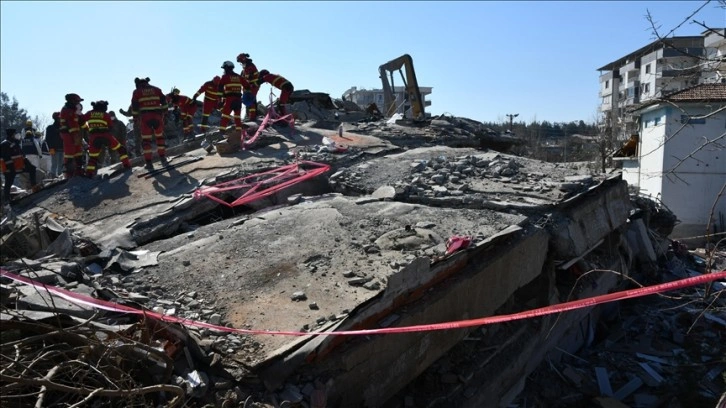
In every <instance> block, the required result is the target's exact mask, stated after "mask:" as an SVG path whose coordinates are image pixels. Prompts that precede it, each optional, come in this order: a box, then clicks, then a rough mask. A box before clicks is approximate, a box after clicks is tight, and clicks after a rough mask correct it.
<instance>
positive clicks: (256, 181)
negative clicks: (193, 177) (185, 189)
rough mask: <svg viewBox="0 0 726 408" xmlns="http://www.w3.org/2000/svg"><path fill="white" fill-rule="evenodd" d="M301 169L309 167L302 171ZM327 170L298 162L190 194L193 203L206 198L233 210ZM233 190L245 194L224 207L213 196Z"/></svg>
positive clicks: (326, 167) (320, 165)
mask: <svg viewBox="0 0 726 408" xmlns="http://www.w3.org/2000/svg"><path fill="white" fill-rule="evenodd" d="M301 165H303V166H306V167H310V169H303V168H302V167H301ZM328 170H330V166H329V165H327V164H322V163H316V162H312V161H299V162H296V163H293V164H288V165H286V166H281V167H278V168H276V169H272V170H268V171H264V172H261V173H256V174H251V175H249V176H245V177H242V178H238V179H235V180H230V181H225V182H223V183H219V184H216V185H213V186H204V187H200V188H198V189H196V190H194V193H192V196H193V197H194V198H196V199H201V198H203V197H206V198H208V199H210V200H213V201H216V202H217V203H219V204H223V205H226V206H227V207H236V206H238V205H244V204H248V203H251V202H253V201H256V200H259V199H261V198H263V197H267V196H269V195H271V194H274V193H276V192H278V191H280V190H283V189H285V188H287V187H290V186H292V185H294V184H297V183H300V182H303V181H305V180H308V179H310V178H313V177H317V176H319V175H321V174H323V173H325V172H326V171H328ZM234 190H245V191H244V192H243V193H242V195H241V196H240V197H238V198H237V199H235V200H234V201H233V202H231V203H228V202H226V201H224V200H223V199H221V198H219V197H217V196H216V194H221V193H225V192H228V191H234Z"/></svg>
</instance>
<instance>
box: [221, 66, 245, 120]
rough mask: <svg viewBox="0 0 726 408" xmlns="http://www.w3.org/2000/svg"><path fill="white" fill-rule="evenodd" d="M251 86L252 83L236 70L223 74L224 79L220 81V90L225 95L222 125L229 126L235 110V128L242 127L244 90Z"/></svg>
mask: <svg viewBox="0 0 726 408" xmlns="http://www.w3.org/2000/svg"><path fill="white" fill-rule="evenodd" d="M249 88H250V83H249V82H247V80H246V79H244V78H242V77H241V76H240V75H238V74H236V73H235V72H232V71H230V72H226V73H225V74H224V75H222V79H221V80H220V81H219V90H220V91H221V92H222V95H223V96H224V106H222V121H221V123H220V126H221V127H223V128H225V127H227V125H228V124H229V121H230V120H231V119H232V115H231V113H232V112H234V126H235V129H236V130H241V129H242V118H241V117H240V112H241V110H242V90H243V89H249Z"/></svg>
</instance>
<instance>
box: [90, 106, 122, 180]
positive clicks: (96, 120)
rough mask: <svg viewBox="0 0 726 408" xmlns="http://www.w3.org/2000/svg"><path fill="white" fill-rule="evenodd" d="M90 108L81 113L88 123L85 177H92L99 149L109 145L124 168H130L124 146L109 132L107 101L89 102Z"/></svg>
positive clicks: (111, 121) (111, 124) (109, 122)
mask: <svg viewBox="0 0 726 408" xmlns="http://www.w3.org/2000/svg"><path fill="white" fill-rule="evenodd" d="M91 106H92V107H93V109H92V110H90V111H88V112H86V114H85V115H83V120H84V121H85V122H86V123H87V124H88V133H89V141H88V165H87V166H86V177H90V178H93V177H94V176H95V175H96V171H97V166H98V157H99V155H100V153H101V150H102V149H103V148H105V147H109V148H110V149H111V150H112V151H114V152H118V156H119V160H121V163H123V166H124V168H126V169H130V168H131V162H130V161H129V156H128V154H127V153H126V148H125V147H124V146H122V145H121V143H119V141H118V140H117V139H116V138H115V137H113V135H112V134H111V127H112V126H113V119H111V115H109V114H108V113H107V110H108V102H107V101H96V102H91Z"/></svg>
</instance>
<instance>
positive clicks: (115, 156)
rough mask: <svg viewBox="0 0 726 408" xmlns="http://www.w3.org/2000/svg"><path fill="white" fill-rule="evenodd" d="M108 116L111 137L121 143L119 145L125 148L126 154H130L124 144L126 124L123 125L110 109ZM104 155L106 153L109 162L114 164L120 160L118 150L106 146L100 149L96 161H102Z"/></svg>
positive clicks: (103, 160)
mask: <svg viewBox="0 0 726 408" xmlns="http://www.w3.org/2000/svg"><path fill="white" fill-rule="evenodd" d="M108 116H110V117H111V135H113V137H115V138H116V140H118V142H119V143H121V146H123V148H124V149H126V155H127V156H130V155H129V148H128V146H127V145H126V125H124V123H123V122H121V121H120V120H118V118H116V112H114V111H110V112H108ZM106 155H108V157H109V163H111V164H116V163H118V162H119V161H120V160H121V159H120V157H119V153H118V151H113V150H111V151H109V147H108V146H106V147H105V148H103V149H101V154H100V155H99V156H98V163H104V162H105V160H106Z"/></svg>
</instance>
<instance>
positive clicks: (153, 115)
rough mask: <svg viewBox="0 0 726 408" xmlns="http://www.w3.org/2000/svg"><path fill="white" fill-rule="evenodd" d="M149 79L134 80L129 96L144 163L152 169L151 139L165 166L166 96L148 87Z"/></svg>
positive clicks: (155, 88)
mask: <svg viewBox="0 0 726 408" xmlns="http://www.w3.org/2000/svg"><path fill="white" fill-rule="evenodd" d="M149 81H150V79H149V78H148V77H147V78H136V79H134V83H135V84H136V89H135V90H134V92H133V94H132V96H131V107H132V112H131V113H132V114H133V115H135V116H136V117H138V118H139V121H140V122H141V123H139V126H140V127H141V141H142V144H143V149H144V161H146V167H147V168H153V165H152V164H151V159H152V158H153V154H152V151H151V139H152V137H156V151H157V154H158V155H159V160H160V161H161V162H162V164H166V141H165V139H164V113H165V111H166V109H167V103H166V96H165V95H164V92H162V91H161V89H159V88H157V87H155V86H153V85H150V84H149Z"/></svg>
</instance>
